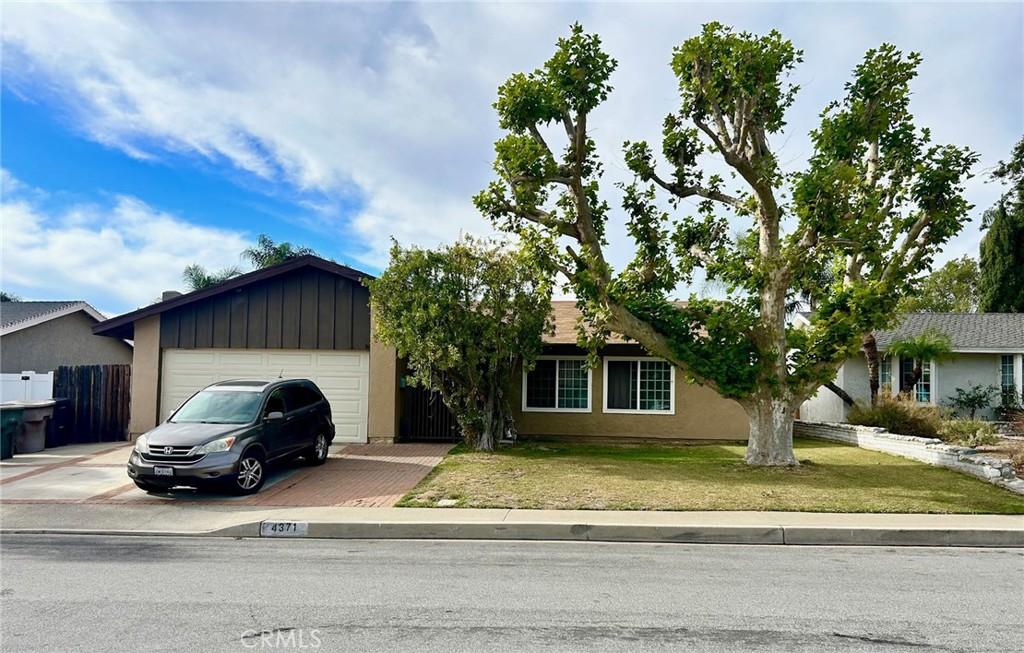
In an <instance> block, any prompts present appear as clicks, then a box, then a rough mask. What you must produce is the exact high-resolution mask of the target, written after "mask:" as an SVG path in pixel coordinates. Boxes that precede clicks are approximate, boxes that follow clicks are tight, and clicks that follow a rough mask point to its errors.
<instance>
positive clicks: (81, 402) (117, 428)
mask: <svg viewBox="0 0 1024 653" xmlns="http://www.w3.org/2000/svg"><path fill="white" fill-rule="evenodd" d="M131 384H132V366H131V365H76V366H73V367H68V366H61V367H58V368H57V372H56V374H54V377H53V396H54V397H55V398H60V397H63V398H66V399H68V400H69V401H70V406H69V407H68V416H67V421H68V423H67V425H66V427H67V429H68V432H69V441H68V444H71V443H77V442H117V441H120V440H127V439H128V409H129V406H130V404H131Z"/></svg>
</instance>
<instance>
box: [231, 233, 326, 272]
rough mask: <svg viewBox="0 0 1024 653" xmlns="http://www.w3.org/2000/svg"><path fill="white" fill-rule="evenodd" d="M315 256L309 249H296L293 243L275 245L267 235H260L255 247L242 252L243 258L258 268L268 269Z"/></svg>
mask: <svg viewBox="0 0 1024 653" xmlns="http://www.w3.org/2000/svg"><path fill="white" fill-rule="evenodd" d="M309 254H313V255H315V254H316V252H314V251H313V250H312V249H310V248H309V247H294V246H293V245H292V244H291V243H287V242H286V243H275V242H274V241H273V240H272V239H271V238H270V236H268V235H267V234H260V235H259V237H258V238H257V239H256V245H255V246H254V247H247V248H245V249H244V250H242V258H244V259H246V260H247V261H249V262H250V263H252V265H253V267H256V268H268V267H270V266H271V265H277V264H278V263H284V262H285V261H288V260H291V259H293V258H297V257H299V256H306V255H309Z"/></svg>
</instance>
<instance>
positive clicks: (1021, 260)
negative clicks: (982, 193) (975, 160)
mask: <svg viewBox="0 0 1024 653" xmlns="http://www.w3.org/2000/svg"><path fill="white" fill-rule="evenodd" d="M992 177H993V179H996V180H999V181H1002V182H1004V183H1008V184H1009V185H1010V189H1009V190H1008V191H1007V192H1006V193H1004V194H1003V196H1002V197H1001V198H1000V199H999V201H998V202H997V203H996V205H995V206H993V207H992V208H991V209H989V210H988V211H987V212H986V213H985V219H984V223H983V226H984V227H986V228H987V232H986V233H985V236H984V238H982V240H981V261H980V268H981V276H980V278H979V280H978V287H979V288H978V290H979V294H980V299H981V302H980V303H981V310H982V311H988V312H995V313H1021V312H1024V138H1022V139H1021V140H1020V141H1018V142H1017V145H1016V147H1014V150H1013V154H1012V156H1011V158H1010V160H1009V161H1008V162H1000V164H999V166H998V167H997V168H996V170H995V172H994V173H993V174H992Z"/></svg>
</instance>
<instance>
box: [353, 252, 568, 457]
mask: <svg viewBox="0 0 1024 653" xmlns="http://www.w3.org/2000/svg"><path fill="white" fill-rule="evenodd" d="M543 247H544V244H543V243H538V242H531V241H527V242H525V243H523V244H521V245H520V246H519V247H518V248H510V247H508V246H504V245H501V244H495V243H491V242H487V241H478V240H474V239H471V238H468V237H467V238H464V239H463V240H461V241H459V242H457V243H455V244H454V245H451V246H448V247H444V248H441V249H438V250H423V249H419V248H415V247H413V248H409V249H403V248H401V247H399V246H398V245H397V244H395V245H394V247H392V249H391V263H390V265H389V266H388V268H387V270H385V271H384V273H383V274H382V275H381V276H380V277H379V278H377V279H375V280H373V281H370V282H368V283H367V285H368V286H369V288H370V301H371V305H372V309H373V315H374V328H375V330H376V336H377V338H379V339H380V341H381V342H383V343H384V344H386V345H389V346H391V347H394V348H395V349H396V351H397V353H398V355H399V356H400V357H402V358H403V359H405V360H406V361H407V362H408V364H409V372H410V377H409V378H410V379H411V381H412V382H413V383H415V384H418V385H421V386H423V387H426V388H428V389H430V390H433V391H435V392H438V393H440V395H441V397H442V399H443V400H444V403H445V405H446V406H448V408H449V409H450V410H451V411H452V413H453V415H454V416H455V418H456V419H457V420H458V423H459V425H460V427H461V428H462V432H463V434H464V436H465V437H466V440H467V442H469V443H471V444H472V445H473V446H474V447H477V448H481V449H488V450H489V449H493V447H494V444H495V442H496V441H497V440H498V439H500V438H501V436H503V435H504V434H505V433H507V432H509V431H511V430H513V429H514V424H513V423H512V418H511V406H510V404H509V397H510V394H511V389H512V384H513V383H514V382H515V381H514V380H515V379H517V378H518V376H517V375H516V374H515V371H516V370H517V368H518V366H520V365H523V366H525V367H527V368H529V367H530V366H532V365H533V362H534V360H535V359H536V357H537V355H538V354H539V353H540V349H541V344H542V343H541V338H542V334H543V332H544V331H545V330H547V329H548V328H549V313H550V311H551V282H550V280H549V279H550V276H551V275H550V270H549V269H548V268H546V267H544V264H543V261H544V260H545V257H544V252H542V251H541V249H542V248H543Z"/></svg>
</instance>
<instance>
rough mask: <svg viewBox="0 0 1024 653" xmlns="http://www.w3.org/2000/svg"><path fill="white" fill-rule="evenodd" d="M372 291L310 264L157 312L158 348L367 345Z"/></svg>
mask: <svg viewBox="0 0 1024 653" xmlns="http://www.w3.org/2000/svg"><path fill="white" fill-rule="evenodd" d="M369 300H370V295H369V293H368V292H367V290H366V288H364V287H363V286H361V285H359V284H358V283H356V282H355V281H352V280H350V279H347V278H345V277H341V276H338V275H336V274H331V273H329V272H324V271H323V270H317V269H313V268H306V269H302V270H296V271H295V272H293V273H290V274H287V275H285V276H282V277H276V278H274V279H270V280H267V281H258V282H255V283H253V284H251V285H248V286H245V287H242V288H237V289H235V290H230V291H228V292H226V293H225V294H223V295H217V296H215V297H211V298H209V299H207V300H204V301H199V302H196V303H193V304H189V305H187V306H182V307H181V308H176V309H172V310H169V311H166V312H165V313H163V314H161V316H160V346H161V347H175V348H182V349H195V348H206V347H217V348H231V349H369V348H370V306H369Z"/></svg>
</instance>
